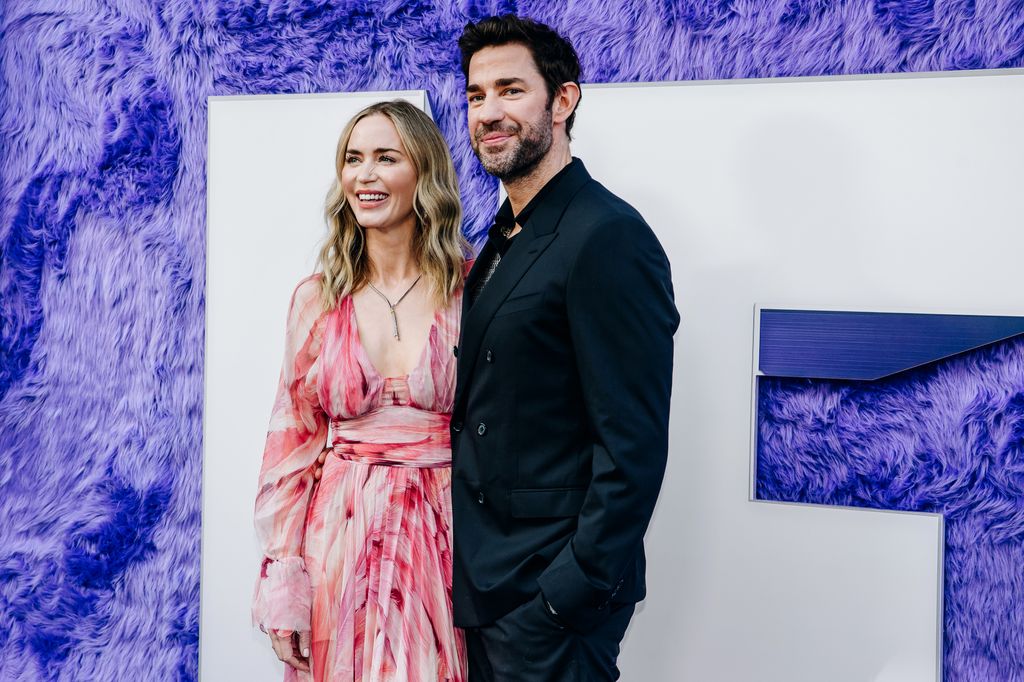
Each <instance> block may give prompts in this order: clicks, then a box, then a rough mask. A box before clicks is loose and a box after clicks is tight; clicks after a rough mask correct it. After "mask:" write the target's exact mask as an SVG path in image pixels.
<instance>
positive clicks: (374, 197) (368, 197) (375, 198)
mask: <svg viewBox="0 0 1024 682" xmlns="http://www.w3.org/2000/svg"><path fill="white" fill-rule="evenodd" d="M390 196H391V195H390V194H387V193H385V192H356V200H357V201H358V202H359V208H376V207H377V206H380V205H381V204H383V203H384V202H385V201H387V200H388V197H390Z"/></svg>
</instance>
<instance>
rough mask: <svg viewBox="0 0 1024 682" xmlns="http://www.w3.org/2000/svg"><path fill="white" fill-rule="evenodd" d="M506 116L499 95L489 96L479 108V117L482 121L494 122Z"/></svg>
mask: <svg viewBox="0 0 1024 682" xmlns="http://www.w3.org/2000/svg"><path fill="white" fill-rule="evenodd" d="M504 117H505V109H504V107H502V106H501V100H499V99H498V98H497V97H487V98H485V99H484V101H483V102H482V103H481V104H480V106H479V107H478V108H477V119H478V120H479V121H480V122H481V123H494V122H495V121H500V120H501V119H503V118H504Z"/></svg>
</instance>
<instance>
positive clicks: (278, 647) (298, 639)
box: [270, 630, 310, 672]
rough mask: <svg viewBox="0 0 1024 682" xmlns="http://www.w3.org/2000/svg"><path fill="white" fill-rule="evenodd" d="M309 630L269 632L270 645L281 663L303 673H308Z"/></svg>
mask: <svg viewBox="0 0 1024 682" xmlns="http://www.w3.org/2000/svg"><path fill="white" fill-rule="evenodd" d="M309 640H310V636H309V630H304V631H301V632H293V631H291V630H271V631H270V643H271V645H273V647H274V653H275V654H277V657H278V658H280V659H281V660H282V661H284V662H285V663H287V664H288V665H290V666H291V667H293V668H295V669H296V670H301V671H303V672H309Z"/></svg>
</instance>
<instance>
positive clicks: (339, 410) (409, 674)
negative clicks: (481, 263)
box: [253, 101, 466, 682]
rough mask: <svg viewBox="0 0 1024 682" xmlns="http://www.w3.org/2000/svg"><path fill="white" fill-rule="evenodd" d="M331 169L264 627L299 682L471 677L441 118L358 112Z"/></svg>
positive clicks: (270, 524) (274, 442) (271, 545)
mask: <svg viewBox="0 0 1024 682" xmlns="http://www.w3.org/2000/svg"><path fill="white" fill-rule="evenodd" d="M336 166H337V180H336V182H335V183H334V186H333V188H332V190H331V193H330V195H329V197H328V203H327V219H328V223H329V230H330V234H329V236H328V240H327V243H326V244H325V246H324V248H323V250H322V251H321V253H320V262H319V268H318V269H319V270H320V272H319V273H318V274H316V275H314V276H312V277H310V278H307V279H305V280H303V281H302V282H300V283H299V285H298V288H297V289H296V291H295V294H294V296H293V298H292V303H291V308H290V311H289V314H288V330H287V337H286V350H285V359H284V367H283V370H282V373H281V383H280V387H279V389H278V394H277V400H276V402H275V405H274V409H273V414H272V416H271V420H270V430H269V434H268V436H267V445H266V450H265V453H264V456H263V468H262V470H261V473H260V482H259V493H258V495H257V499H256V529H257V534H258V536H259V539H260V541H261V543H262V545H263V549H264V552H265V554H266V558H265V559H264V562H263V567H262V570H261V573H260V579H259V582H258V584H257V590H256V596H255V598H254V603H253V620H254V622H255V623H257V624H258V625H260V626H261V627H262V628H263V629H264V630H265V631H267V632H269V633H270V638H271V642H272V645H273V647H274V651H275V652H276V653H277V655H278V657H279V658H280V659H281V660H283V661H285V663H286V664H287V665H286V666H285V670H286V675H285V679H286V680H315V681H316V682H321V681H325V682H329V681H334V680H346V681H349V680H364V681H366V682H369V681H370V680H373V681H374V682H389V681H392V680H393V681H394V682H428V681H429V682H435V681H437V682H442V681H452V682H456V681H463V680H465V679H466V672H465V650H464V643H463V639H462V635H461V633H460V632H459V631H456V630H455V629H454V627H453V625H452V613H451V579H452V576H451V506H450V500H449V492H450V486H451V469H450V465H451V448H450V440H449V431H448V423H449V419H450V417H451V409H452V400H453V394H454V388H455V359H454V357H453V356H452V347H453V346H454V345H455V344H456V343H457V342H458V334H459V321H460V320H459V315H460V311H461V298H462V280H463V274H464V270H463V269H464V254H465V252H466V249H465V241H464V240H463V238H462V235H461V231H460V222H461V209H460V205H459V198H458V187H457V184H456V179H455V170H454V168H453V166H452V161H451V157H450V156H449V153H448V148H447V146H446V145H445V142H444V139H443V138H442V137H441V135H440V133H439V132H438V130H437V127H436V126H435V125H434V123H433V122H432V121H431V120H430V118H429V117H427V115H426V114H424V113H423V112H421V111H420V110H418V109H416V108H415V107H413V106H412V105H410V104H408V103H407V102H402V101H394V102H381V103H378V104H374V105H372V106H370V107H368V108H366V109H364V110H363V111H361V112H359V113H358V114H356V116H355V117H354V118H353V119H352V120H351V121H350V122H349V123H348V125H347V126H346V127H345V130H344V131H343V132H342V134H341V138H340V140H339V142H338V150H337V157H336ZM328 434H330V441H329V446H328V447H329V448H330V450H331V454H329V456H328V457H327V461H326V464H325V465H324V468H323V471H322V477H321V480H320V483H319V484H318V485H317V486H315V487H314V482H313V470H314V467H315V463H316V459H317V456H318V455H319V454H320V452H321V449H322V447H323V445H324V443H325V442H328Z"/></svg>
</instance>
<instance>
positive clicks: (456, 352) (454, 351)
mask: <svg viewBox="0 0 1024 682" xmlns="http://www.w3.org/2000/svg"><path fill="white" fill-rule="evenodd" d="M452 355H454V356H455V357H459V347H458V346H452Z"/></svg>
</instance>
